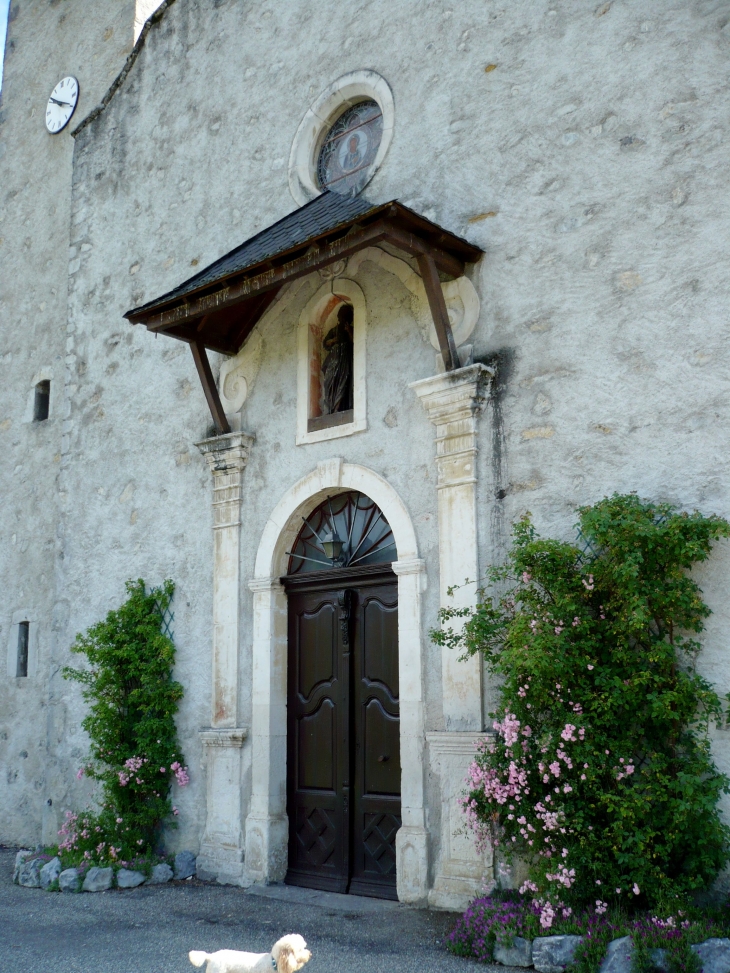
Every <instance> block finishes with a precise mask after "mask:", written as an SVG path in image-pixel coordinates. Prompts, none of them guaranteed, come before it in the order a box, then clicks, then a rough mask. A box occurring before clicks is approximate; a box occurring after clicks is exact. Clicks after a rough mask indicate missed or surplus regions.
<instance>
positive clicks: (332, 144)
mask: <svg viewBox="0 0 730 973" xmlns="http://www.w3.org/2000/svg"><path fill="white" fill-rule="evenodd" d="M382 137H383V113H382V112H381V110H380V105H378V103H377V102H376V101H361V102H360V103H359V104H357V105H353V106H352V107H351V108H348V109H347V111H345V112H343V113H342V115H340V117H339V118H338V119H337V121H336V122H335V123H334V125H332V127H331V128H330V130H329V131H328V132H327V135H326V136H325V139H324V142H323V143H322V147H321V149H320V150H319V159H318V160H317V175H318V177H319V184H320V186H321V187H322V189H331V190H332V191H333V192H336V193H342V195H343V196H350V195H353V196H354V195H356V194H357V193H359V192H360V190H361V189H362V188H363V187H364V185H365V183H366V182H367V177H368V170H369V169H370V167H371V166H372V164H373V161H374V160H375V156H376V155H377V153H378V148H379V146H380V140H381V139H382Z"/></svg>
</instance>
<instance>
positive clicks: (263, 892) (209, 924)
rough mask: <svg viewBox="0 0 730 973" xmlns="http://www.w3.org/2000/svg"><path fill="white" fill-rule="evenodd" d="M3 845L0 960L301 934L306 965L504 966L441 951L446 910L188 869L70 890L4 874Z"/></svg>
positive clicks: (438, 970) (345, 970)
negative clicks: (162, 878) (149, 880)
mask: <svg viewBox="0 0 730 973" xmlns="http://www.w3.org/2000/svg"><path fill="white" fill-rule="evenodd" d="M14 858H15V850H14V849H8V848H0V970H1V971H5V970H7V971H9V973H11V971H12V973H41V971H43V973H45V971H51V973H192V971H193V970H194V967H193V966H191V964H190V962H189V960H188V957H187V954H188V951H189V950H191V949H202V950H205V951H206V952H214V951H215V950H217V949H241V950H250V951H252V952H266V951H268V950H269V949H270V948H271V946H272V945H273V943H274V942H276V940H277V939H278V938H279V937H280V936H283V935H284V934H285V933H299V934H300V935H302V936H304V938H305V939H306V940H307V944H308V946H309V948H310V949H311V951H312V959H311V960H310V962H309V963H308V964H307V965H306V967H304V971H303V973H475V971H477V970H480V971H482V973H498V971H499V973H506V970H505V967H489V966H484V965H482V964H479V963H476V962H473V961H471V960H465V959H461V958H459V957H457V956H453V955H451V954H450V953H448V952H446V950H445V948H444V945H443V943H444V938H445V936H446V934H447V933H448V931H449V930H450V929H451V927H452V926H453V923H454V921H455V919H456V916H455V915H452V914H449V913H443V912H432V911H428V910H424V909H414V908H410V907H408V906H404V905H401V904H400V903H397V902H383V901H380V900H377V899H366V898H361V897H356V896H346V895H333V894H331V893H322V892H312V891H310V890H308V889H294V888H289V887H287V886H270V887H268V888H260V889H257V888H253V889H248V890H246V889H241V888H235V887H232V886H227V885H216V884H213V883H204V882H200V881H198V880H197V879H191V880H188V881H184V882H170V883H169V884H167V885H157V886H149V887H147V886H140V887H139V888H136V889H128V890H119V889H110V890H109V891H107V892H96V893H83V894H78V895H74V894H68V893H63V894H62V893H60V892H55V893H54V892H43V891H41V890H40V889H26V888H21V887H20V886H18V885H13V884H12V866H13V861H14Z"/></svg>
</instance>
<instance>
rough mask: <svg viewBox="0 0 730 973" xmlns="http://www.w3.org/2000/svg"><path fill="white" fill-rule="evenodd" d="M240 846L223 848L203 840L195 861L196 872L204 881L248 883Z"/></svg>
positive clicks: (223, 883) (227, 883) (225, 883)
mask: <svg viewBox="0 0 730 973" xmlns="http://www.w3.org/2000/svg"><path fill="white" fill-rule="evenodd" d="M244 872H245V867H244V864H243V849H242V848H224V847H223V846H221V845H217V844H212V843H208V842H203V844H202V845H201V848H200V853H199V855H198V858H197V861H196V874H197V876H198V878H202V879H203V881H204V882H219V883H220V884H221V885H250V884H251V883H250V882H246V881H245V875H244Z"/></svg>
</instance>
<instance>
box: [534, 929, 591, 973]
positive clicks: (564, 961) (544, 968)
mask: <svg viewBox="0 0 730 973" xmlns="http://www.w3.org/2000/svg"><path fill="white" fill-rule="evenodd" d="M582 939H583V937H582V936H538V937H537V939H533V941H532V964H533V966H534V967H535V969H536V970H537V971H538V973H563V970H564V969H565V967H566V966H569V965H570V964H571V963H572V962H573V957H574V955H575V951H576V949H577V948H578V945H579V944H580V942H581V941H582Z"/></svg>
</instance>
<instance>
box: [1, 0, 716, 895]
mask: <svg viewBox="0 0 730 973" xmlns="http://www.w3.org/2000/svg"><path fill="white" fill-rule="evenodd" d="M88 6H89V5H88V4H83V3H82V2H81V0H63V2H62V3H58V0H50V2H48V3H46V2H45V0H44V2H43V3H42V4H39V5H38V8H37V9H35V8H34V9H33V10H31V4H30V3H28V2H25V0H13V3H12V5H11V15H10V24H9V32H8V51H7V57H6V74H5V82H4V88H3V105H2V116H1V117H2V123H1V124H0V171H2V190H1V193H2V198H1V199H0V205H1V206H2V207H3V209H2V211H1V212H0V218H1V219H2V222H0V237H2V238H3V239H2V241H1V242H0V260H1V265H0V266H1V268H2V269H1V270H0V274H1V276H2V281H1V282H0V286H1V287H2V291H1V292H0V313H1V315H2V333H1V334H0V340H1V341H2V346H0V367H2V368H3V369H4V372H3V375H4V378H3V383H2V390H1V391H0V449H1V452H0V455H2V457H3V460H2V464H1V466H0V478H1V480H2V489H3V496H4V498H5V503H4V504H3V505H2V510H1V511H0V546H1V550H2V558H0V562H1V563H0V573H1V576H2V595H1V596H0V638H2V639H3V640H4V641H5V644H6V645H7V674H6V677H5V678H4V679H3V680H2V682H1V683H0V764H1V765H2V767H1V769H2V773H3V780H4V781H6V782H7V785H6V786H4V791H3V796H2V797H1V798H0V840H2V841H4V842H6V843H18V844H21V843H29V842H30V843H36V842H38V841H45V842H51V841H53V840H54V837H55V834H56V832H57V830H58V828H59V827H60V824H61V821H62V818H63V812H64V810H65V809H66V808H67V807H79V806H81V805H82V804H83V803H84V802H85V801H87V800H90V799H92V793H91V792H90V791H87V790H86V784H85V782H84V781H77V779H76V770H77V769H78V767H79V766H80V765H81V763H82V762H83V759H84V756H85V753H86V741H85V738H84V735H83V732H82V731H81V729H80V722H81V719H82V718H83V713H84V710H83V704H82V702H81V700H80V697H79V694H78V691H77V689H76V688H75V687H74V686H73V685H71V684H69V683H67V682H64V680H63V679H62V677H61V675H60V669H61V667H62V666H63V665H65V664H67V663H68V662H69V646H70V644H71V643H72V641H73V639H74V637H75V635H76V633H77V632H79V631H81V630H83V629H85V628H86V627H88V626H89V625H90V624H92V623H93V622H94V621H96V620H97V619H98V618H100V617H101V616H102V615H103V614H104V613H105V612H106V611H108V610H109V609H110V608H112V607H114V606H115V605H116V604H118V603H119V601H120V599H121V597H122V595H123V591H124V582H125V580H127V579H128V578H137V577H142V578H144V579H145V580H146V581H147V582H148V583H149V584H158V583H160V582H161V581H162V580H163V579H164V578H166V577H170V578H172V579H173V581H174V582H175V585H176V592H175V597H174V603H173V611H174V620H173V622H172V629H173V632H174V640H175V644H176V648H177V666H176V676H177V678H178V679H179V681H180V682H181V683H182V684H183V686H184V688H185V698H184V700H183V703H182V705H181V710H180V714H179V737H180V740H181V745H182V747H183V750H184V752H185V754H186V758H187V761H188V763H189V766H190V770H191V772H190V776H191V782H190V785H189V786H188V787H186V788H185V790H184V791H181V792H180V794H179V795H177V794H176V798H175V800H176V803H177V804H178V806H179V808H180V816H179V819H178V820H179V824H180V827H179V830H177V831H174V832H171V833H170V834H169V836H168V842H169V847H170V848H171V849H175V848H183V847H185V848H192V849H193V850H194V851H196V852H197V853H198V867H199V870H200V872H201V873H202V874H204V875H207V876H209V877H211V878H216V879H217V880H218V881H222V882H232V883H236V884H250V883H253V882H280V881H287V882H290V883H293V884H299V885H305V886H310V887H315V888H325V889H331V890H335V891H342V892H353V893H360V894H368V895H381V896H385V897H397V898H399V899H400V900H401V901H404V902H412V903H418V904H430V905H432V906H433V907H437V908H455V907H461V906H463V905H465V904H466V902H468V901H469V899H470V898H472V897H473V896H474V895H475V894H476V893H477V892H478V891H479V889H480V888H482V887H483V884H484V883H485V882H487V881H489V880H490V878H492V877H493V863H492V859H491V856H490V855H481V854H478V853H477V852H476V850H475V848H474V844H473V841H472V840H471V838H470V837H468V836H467V835H465V834H464V833H463V828H462V826H463V821H462V816H461V811H460V807H459V797H460V795H461V791H462V788H463V779H464V775H465V773H466V769H467V766H468V764H469V760H470V756H471V754H472V753H473V751H474V747H475V745H476V744H477V743H478V742H479V741H480V740H483V739H484V738H485V734H486V733H488V732H489V727H490V722H489V717H488V714H489V711H490V709H491V708H492V702H493V698H494V687H493V686H491V685H490V682H489V679H488V678H487V677H486V676H485V673H484V672H483V671H482V667H481V665H480V664H479V662H478V661H477V660H470V661H468V662H466V661H460V660H459V659H458V658H457V657H456V654H455V653H454V652H452V651H451V650H449V649H441V648H440V647H438V646H436V645H435V644H434V643H433V641H432V639H431V637H430V632H431V630H432V629H434V628H435V627H436V626H437V625H438V610H439V608H440V607H442V606H448V605H452V604H456V605H463V606H467V605H470V604H473V603H474V601H475V599H476V597H477V595H476V586H477V579H479V578H480V577H483V576H484V572H485V570H486V568H487V567H488V566H489V565H490V564H493V563H499V562H501V560H502V558H503V556H504V553H505V550H506V547H507V545H508V544H509V535H510V524H511V523H512V522H514V521H515V520H516V519H518V518H519V517H520V516H521V515H522V514H523V513H524V512H525V511H527V510H529V511H531V513H532V515H533V518H534V520H535V523H536V525H537V527H538V529H539V530H541V531H544V532H546V533H551V534H553V535H555V536H561V537H564V538H565V539H568V540H571V539H573V537H574V536H575V528H574V524H575V520H576V514H575V509H576V507H577V506H579V505H581V504H587V503H591V502H593V501H595V500H598V499H600V498H601V497H603V496H605V495H607V494H610V493H612V492H614V491H619V492H628V491H631V490H635V491H637V492H638V493H639V494H640V495H641V496H644V497H647V498H651V499H655V500H664V501H670V502H673V503H675V504H677V505H678V506H680V507H682V508H686V509H693V508H695V507H698V508H699V509H701V510H702V511H703V512H705V513H717V514H721V515H724V516H728V515H730V490H729V488H728V463H729V460H728V456H729V455H730V450H729V449H728V448H727V447H728V445H730V437H729V436H728V433H727V431H726V428H725V423H724V416H725V412H726V407H727V401H728V394H729V393H728V384H727V369H728V365H729V364H730V352H729V351H728V348H727V342H726V341H724V340H723V339H724V337H725V335H726V332H727V308H726V303H727V302H726V293H727V286H726V285H723V280H724V279H725V277H726V274H725V273H724V272H723V268H724V266H725V263H726V261H724V260H723V258H724V249H725V246H724V244H725V242H726V240H727V237H728V226H730V223H729V222H728V215H729V214H728V212H727V210H728V206H730V203H729V202H728V198H729V197H728V193H727V192H726V191H725V190H723V186H725V187H726V188H727V186H726V184H727V183H728V181H730V176H729V175H728V168H727V165H726V164H725V161H724V153H723V144H724V135H725V134H726V130H727V125H728V123H727V111H726V108H727V98H728V80H729V79H728V70H729V69H728V64H730V60H729V59H728V49H729V47H730V23H728V20H727V18H726V17H724V16H723V8H724V5H723V4H719V3H717V2H714V0H692V2H689V3H687V2H678V0H676V2H675V0H672V2H668V3H665V4H662V5H661V10H660V9H658V8H657V5H656V4H653V3H650V2H649V0H613V2H606V3H601V4H585V3H581V2H577V0H574V2H571V0H556V2H554V3H551V2H542V0H540V2H538V0H520V2H516V3H512V4H509V5H501V4H499V3H497V2H492V0H489V2H486V3H485V2H483V0H479V2H477V0H464V2H461V3H458V4H449V3H448V2H446V0H416V2H413V3H405V2H403V3H396V4H394V3H392V2H390V3H386V2H384V0H370V2H366V3H344V4H321V5H319V6H318V7H312V5H311V4H305V3H303V2H300V0H292V2H287V3H286V4H278V5H267V4H265V3H264V4H255V5H254V4H251V3H248V2H244V0H165V2H164V3H162V4H160V5H158V6H157V8H156V9H154V5H152V7H150V4H146V5H142V4H139V3H138V4H137V5H136V6H135V5H134V4H133V3H131V2H121V0H118V2H116V0H115V2H112V0H108V2H107V3H104V4H95V5H93V8H94V9H93V13H89V11H88V9H87V8H88ZM148 15H149V20H147V22H146V23H145V22H144V20H145V18H146V17H147V16H148ZM135 21H136V28H135V26H134V25H135ZM110 31H111V33H109V32H110ZM135 34H136V35H137V36H136V39H135ZM44 45H45V48H44ZM112 45H113V46H112ZM66 77H70V78H72V79H73V80H75V81H76V83H77V86H78V91H79V94H78V96H77V97H78V105H74V108H72V115H71V117H70V119H69V120H68V121H67V122H64V123H63V125H62V126H61V127H60V128H59V129H58V131H53V130H52V128H51V129H50V130H49V128H48V124H51V125H52V126H53V125H55V122H52V121H50V120H51V119H53V118H55V117H56V116H55V115H54V112H55V111H56V109H58V110H59V112H61V113H63V112H64V111H65V110H66V109H65V108H64V105H65V104H66V102H65V99H66V97H67V96H66V95H64V94H63V92H64V91H67V90H69V89H67V88H59V89H56V87H55V86H56V85H57V83H60V82H61V81H62V80H63V79H65V78H66ZM56 90H57V91H58V92H60V94H58V93H57V94H56V95H55V96H53V97H55V99H56V101H55V102H51V103H50V105H48V107H47V102H48V94H49V93H51V92H52V91H56ZM58 102H60V103H61V104H57V103H58ZM54 106H55V107H54ZM48 112H50V114H47V113H48ZM58 117H59V118H60V117H61V116H60V115H59V116H58ZM6 187H7V188H6ZM729 565H730V560H729V557H728V549H727V546H726V545H725V544H720V545H718V548H717V550H716V551H715V553H714V555H713V557H712V559H711V560H710V561H709V562H708V564H707V565H705V566H703V568H702V578H701V584H702V587H703V590H704V592H705V596H706V598H707V600H708V602H709V604H710V606H711V607H712V609H713V613H714V614H713V616H712V618H711V619H710V620H709V623H708V626H707V632H706V648H705V650H704V652H703V654H702V655H701V657H700V659H699V662H698V665H699V667H700V669H701V670H702V671H703V673H704V674H705V675H707V676H708V678H710V679H711V680H712V681H713V682H714V684H715V685H716V687H717V688H718V690H719V691H720V692H721V693H722V694H724V693H726V692H727V691H728V690H730V667H729V665H728V658H727V653H728V648H730V645H729V642H728V634H727V632H728V625H727V621H728V617H727V616H728V611H729V610H728V607H727V606H728V591H729V590H730V588H729V582H728V566H729ZM454 586H456V588H455V590H454V591H453V593H451V594H450V593H449V592H450V590H451V589H452V588H454ZM714 745H715V757H716V760H717V762H718V764H719V765H720V767H721V768H722V769H728V766H730V746H728V740H727V731H725V730H718V731H717V732H716V735H715V739H714Z"/></svg>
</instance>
